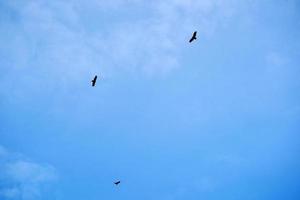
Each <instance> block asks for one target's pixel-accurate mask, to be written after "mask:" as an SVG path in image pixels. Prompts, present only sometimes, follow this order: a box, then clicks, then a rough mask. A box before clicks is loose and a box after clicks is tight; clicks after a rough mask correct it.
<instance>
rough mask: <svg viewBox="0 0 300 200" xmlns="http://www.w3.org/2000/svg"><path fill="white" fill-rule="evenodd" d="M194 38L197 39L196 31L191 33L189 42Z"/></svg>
mask: <svg viewBox="0 0 300 200" xmlns="http://www.w3.org/2000/svg"><path fill="white" fill-rule="evenodd" d="M196 39H197V31H195V32H194V33H193V36H192V38H191V39H190V41H189V42H193V41H194V40H196Z"/></svg>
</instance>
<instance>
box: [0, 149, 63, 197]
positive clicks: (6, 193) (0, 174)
mask: <svg viewBox="0 0 300 200" xmlns="http://www.w3.org/2000/svg"><path fill="white" fill-rule="evenodd" d="M57 178H58V175H57V172H56V170H55V169H54V167H52V166H50V165H46V164H39V163H36V162H33V161H30V160H28V159H27V158H25V157H24V156H23V155H21V154H17V153H12V152H9V151H8V150H6V149H5V148H4V147H2V146H0V197H1V199H5V200H6V199H7V200H10V199H11V200H17V199H22V200H34V199H40V198H42V196H43V192H46V191H44V189H43V186H45V185H47V184H50V183H51V182H53V181H55V180H56V179H57Z"/></svg>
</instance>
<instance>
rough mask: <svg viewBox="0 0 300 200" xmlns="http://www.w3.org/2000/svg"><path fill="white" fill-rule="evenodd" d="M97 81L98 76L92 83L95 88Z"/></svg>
mask: <svg viewBox="0 0 300 200" xmlns="http://www.w3.org/2000/svg"><path fill="white" fill-rule="evenodd" d="M96 81H97V75H96V76H95V77H94V79H93V80H92V81H91V82H92V86H93V87H94V86H95V85H96Z"/></svg>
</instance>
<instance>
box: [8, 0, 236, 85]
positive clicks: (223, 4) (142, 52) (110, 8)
mask: <svg viewBox="0 0 300 200" xmlns="http://www.w3.org/2000/svg"><path fill="white" fill-rule="evenodd" d="M20 2H21V3H9V4H11V5H10V7H12V8H13V10H15V11H16V13H18V16H19V18H20V23H19V24H18V23H16V24H13V26H20V27H19V29H21V30H20V31H21V34H20V35H16V37H14V38H13V39H12V40H13V41H12V43H10V44H13V45H15V46H16V48H13V49H22V51H21V52H20V51H19V52H16V50H13V52H11V53H15V54H17V55H14V57H22V62H21V61H13V62H14V63H15V64H16V65H22V67H24V66H27V67H33V66H34V65H36V66H37V67H40V68H42V69H43V70H44V73H45V74H48V75H49V76H51V75H52V76H60V79H61V81H64V80H66V79H67V80H69V81H70V79H78V77H80V76H82V74H86V73H89V72H91V71H96V72H104V73H110V74H114V73H119V72H120V71H129V72H133V73H139V74H140V73H141V74H146V75H150V76H157V75H158V76H159V75H162V74H166V73H169V72H171V71H172V70H174V69H176V68H178V67H180V52H181V49H182V47H183V46H184V45H188V44H187V40H188V37H190V34H191V33H192V32H193V31H194V30H198V32H199V34H200V35H201V36H200V37H205V36H209V35H211V34H213V32H214V31H215V29H216V27H217V26H219V25H224V24H226V20H227V19H228V18H230V17H231V16H232V14H233V13H234V11H235V10H237V3H236V2H238V1H235V0H216V1H210V0H184V1H183V0H166V1H158V0H157V1H151V2H149V1H145V0H118V1H112V2H110V1H102V0H98V1H97V0H93V1H89V3H88V4H86V2H84V1H79V0H73V1H65V0H62V1H58V0H54V1H32V0H31V1H30V0H29V1H20ZM128 9H129V10H130V12H136V13H137V14H136V16H134V17H132V16H130V15H128V14H124V13H123V12H125V11H126V10H128ZM92 11H93V12H95V13H97V14H95V16H91V18H90V19H89V20H88V21H95V19H93V18H92V17H98V18H99V20H101V18H105V19H107V20H106V21H104V20H102V21H101V22H103V23H99V24H98V23H95V24H94V25H95V26H98V27H93V30H92V31H91V30H89V29H88V28H86V27H87V25H86V23H92V22H86V21H84V20H83V18H84V16H85V15H86V13H91V12H92ZM112 13H113V15H114V16H115V17H111V15H112ZM118 16H121V17H118ZM96 21H97V20H96ZM91 26H93V24H92V25H91ZM105 26H109V28H108V29H105V28H103V27H105ZM12 34H17V33H12ZM22 44H23V46H22V48H17V47H18V46H20V45H22ZM61 74H63V75H61Z"/></svg>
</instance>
